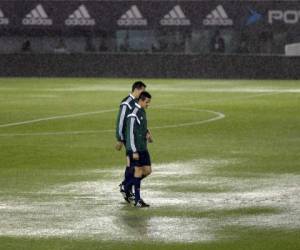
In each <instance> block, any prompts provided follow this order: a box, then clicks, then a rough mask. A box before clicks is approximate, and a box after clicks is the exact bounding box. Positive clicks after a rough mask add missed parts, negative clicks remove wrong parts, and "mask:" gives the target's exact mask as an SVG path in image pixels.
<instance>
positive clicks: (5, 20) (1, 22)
mask: <svg viewBox="0 0 300 250" xmlns="http://www.w3.org/2000/svg"><path fill="white" fill-rule="evenodd" d="M8 24H9V20H8V18H0V25H8Z"/></svg>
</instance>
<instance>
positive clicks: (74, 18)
mask: <svg viewBox="0 0 300 250" xmlns="http://www.w3.org/2000/svg"><path fill="white" fill-rule="evenodd" d="M65 24H66V25H67V26H77V25H79V26H85V25H89V26H94V25H95V24H96V22H95V19H93V18H91V16H90V14H89V12H88V10H87V8H86V7H85V5H83V4H82V5H80V6H79V7H78V9H77V10H75V11H74V12H73V14H71V15H70V16H69V18H68V19H67V20H66V21H65Z"/></svg>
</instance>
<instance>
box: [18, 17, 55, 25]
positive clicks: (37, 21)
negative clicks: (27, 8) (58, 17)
mask: <svg viewBox="0 0 300 250" xmlns="http://www.w3.org/2000/svg"><path fill="white" fill-rule="evenodd" d="M22 23H23V24H24V25H52V20H51V19H41V18H24V19H23V21H22Z"/></svg>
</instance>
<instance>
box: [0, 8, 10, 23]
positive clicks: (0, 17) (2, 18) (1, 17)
mask: <svg viewBox="0 0 300 250" xmlns="http://www.w3.org/2000/svg"><path fill="white" fill-rule="evenodd" d="M8 24H9V20H8V18H6V17H5V16H4V14H3V12H2V10H1V9H0V25H8Z"/></svg>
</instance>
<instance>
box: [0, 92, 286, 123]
mask: <svg viewBox="0 0 300 250" xmlns="http://www.w3.org/2000/svg"><path fill="white" fill-rule="evenodd" d="M275 94H281V93H277V92H276V93H263V94H257V95H251V96H246V97H237V98H231V99H235V100H239V99H242V100H243V99H248V98H256V97H261V96H267V95H275ZM220 100H228V99H213V100H209V101H208V102H215V101H220ZM204 103H205V102H204ZM196 104H199V102H194V101H193V102H185V103H184V104H182V105H181V106H187V105H196ZM200 104H201V102H200ZM172 106H176V104H164V105H160V106H153V108H161V107H172ZM116 110H117V109H108V110H99V111H89V112H83V113H74V114H68V115H57V116H50V117H44V118H37V119H33V120H27V121H21V122H14V123H6V124H0V128H6V127H12V126H19V125H24V124H32V123H37V122H42V121H49V120H58V119H65V118H73V117H80V116H88V115H95V114H101V113H107V112H112V111H116Z"/></svg>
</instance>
